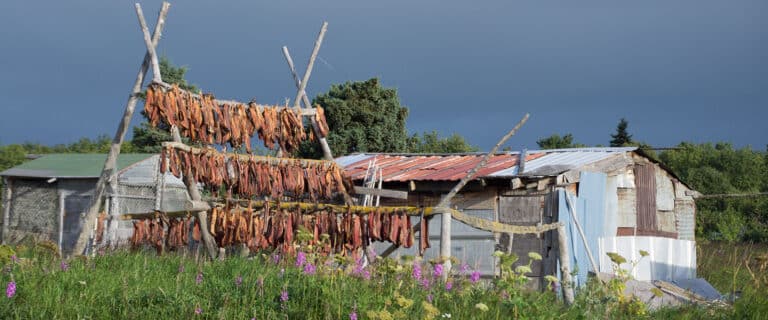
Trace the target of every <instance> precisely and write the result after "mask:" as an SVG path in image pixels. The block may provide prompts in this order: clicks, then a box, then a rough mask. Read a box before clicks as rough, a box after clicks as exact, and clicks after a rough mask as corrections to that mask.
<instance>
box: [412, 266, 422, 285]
mask: <svg viewBox="0 0 768 320" xmlns="http://www.w3.org/2000/svg"><path fill="white" fill-rule="evenodd" d="M411 275H412V276H413V278H414V279H416V280H417V281H418V280H421V265H418V264H414V265H413V272H412V273H411Z"/></svg>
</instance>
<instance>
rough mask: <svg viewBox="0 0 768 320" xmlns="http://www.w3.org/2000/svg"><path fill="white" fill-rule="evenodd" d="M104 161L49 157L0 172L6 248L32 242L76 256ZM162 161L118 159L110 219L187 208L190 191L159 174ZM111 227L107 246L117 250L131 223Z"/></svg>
mask: <svg viewBox="0 0 768 320" xmlns="http://www.w3.org/2000/svg"><path fill="white" fill-rule="evenodd" d="M105 159H106V154H47V155H42V156H41V157H39V158H37V159H34V160H31V161H28V162H25V163H23V164H21V165H19V166H16V167H13V168H10V169H8V170H5V171H3V172H0V176H2V178H3V179H4V182H5V190H3V211H2V212H3V220H2V223H3V225H2V231H3V232H2V240H3V242H6V243H14V242H17V241H19V240H21V239H23V238H25V237H32V238H34V239H36V240H50V241H53V242H55V243H57V244H58V245H59V248H61V249H62V252H65V253H68V252H69V251H71V250H72V248H73V246H74V244H75V242H76V241H77V237H78V235H79V234H80V230H81V229H82V219H81V214H82V213H83V212H84V211H86V210H87V209H88V205H89V204H90V201H91V198H92V197H93V193H94V189H95V187H96V182H97V181H98V179H99V175H100V174H101V169H102V167H103V166H104V161H105ZM159 159H160V157H159V155H154V154H121V155H120V156H119V158H118V161H117V165H118V167H117V168H118V173H117V181H116V183H112V184H110V187H109V188H108V189H107V195H108V202H107V204H105V211H106V212H108V214H110V215H117V214H122V213H144V212H152V211H153V210H156V209H162V210H167V211H175V210H181V209H182V208H183V207H184V202H185V201H187V199H188V197H187V193H186V187H185V186H184V184H183V183H182V181H181V180H180V179H178V178H176V177H174V176H173V175H170V174H166V175H165V176H162V175H160V174H159V170H158V164H159V161H160V160H159ZM163 186H164V188H163ZM161 189H162V190H163V191H160V190H161ZM158 197H159V199H158ZM108 225H109V227H108V231H107V236H108V238H107V240H108V241H109V242H110V243H112V244H117V243H119V242H121V241H125V240H126V239H128V237H130V234H131V233H132V226H131V225H130V223H129V222H125V221H119V220H117V219H114V220H112V222H111V223H109V224H108Z"/></svg>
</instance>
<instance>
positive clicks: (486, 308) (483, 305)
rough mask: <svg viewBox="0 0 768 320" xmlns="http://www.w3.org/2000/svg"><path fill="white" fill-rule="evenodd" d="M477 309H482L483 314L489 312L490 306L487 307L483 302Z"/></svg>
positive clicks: (476, 306) (477, 305)
mask: <svg viewBox="0 0 768 320" xmlns="http://www.w3.org/2000/svg"><path fill="white" fill-rule="evenodd" d="M475 308H477V309H480V311H482V312H486V311H488V306H486V305H485V303H482V302H480V303H478V304H476V305H475Z"/></svg>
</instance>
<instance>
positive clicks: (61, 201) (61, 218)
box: [58, 189, 66, 256]
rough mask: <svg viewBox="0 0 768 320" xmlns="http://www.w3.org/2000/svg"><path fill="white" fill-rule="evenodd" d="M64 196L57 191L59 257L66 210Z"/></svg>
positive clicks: (61, 248) (62, 251) (62, 242)
mask: <svg viewBox="0 0 768 320" xmlns="http://www.w3.org/2000/svg"><path fill="white" fill-rule="evenodd" d="M65 197H66V195H64V192H62V191H61V189H59V239H58V240H59V241H58V244H59V255H60V256H61V255H63V254H64V247H63V244H64V214H66V212H65V211H66V208H65V207H64V206H65V204H66V199H65Z"/></svg>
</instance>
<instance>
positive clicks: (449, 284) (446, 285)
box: [445, 282, 453, 291]
mask: <svg viewBox="0 0 768 320" xmlns="http://www.w3.org/2000/svg"><path fill="white" fill-rule="evenodd" d="M452 288H453V282H446V283H445V291H451V289H452Z"/></svg>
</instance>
